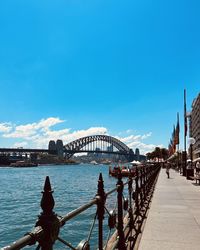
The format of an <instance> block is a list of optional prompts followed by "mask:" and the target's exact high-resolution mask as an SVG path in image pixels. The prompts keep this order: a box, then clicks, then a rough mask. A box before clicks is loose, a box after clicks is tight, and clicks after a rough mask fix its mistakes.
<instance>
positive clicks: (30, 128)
mask: <svg viewBox="0 0 200 250" xmlns="http://www.w3.org/2000/svg"><path fill="white" fill-rule="evenodd" d="M61 123H62V125H64V123H65V121H64V120H62V119H60V118H58V117H49V118H46V119H41V120H40V121H38V122H34V123H29V124H21V125H18V126H16V125H15V124H11V123H0V132H1V135H0V136H2V137H4V138H7V139H12V140H13V139H14V140H16V142H15V143H14V144H13V145H12V146H14V147H36V148H47V146H48V142H49V141H50V140H57V139H61V140H63V143H64V144H67V143H69V142H71V141H74V140H76V139H78V138H81V137H85V136H89V135H96V134H107V135H109V132H108V130H107V128H105V127H90V128H87V129H82V130H72V129H70V128H64V129H63V128H62V129H55V127H54V126H55V125H58V124H61ZM131 132H132V130H130V129H128V130H127V131H126V135H127V134H129V135H128V136H124V137H123V136H122V135H121V136H114V137H116V138H117V139H119V140H120V141H122V142H124V143H125V144H126V145H127V146H129V147H130V148H132V149H133V150H135V148H139V149H140V152H141V153H143V154H145V153H147V152H149V151H152V150H153V149H154V148H155V147H156V146H159V145H154V144H145V143H144V142H143V141H144V140H145V139H147V138H148V137H151V136H152V133H151V132H148V133H146V134H143V135H141V134H130V133H131ZM120 134H124V133H119V135H120ZM112 136H113V135H112Z"/></svg>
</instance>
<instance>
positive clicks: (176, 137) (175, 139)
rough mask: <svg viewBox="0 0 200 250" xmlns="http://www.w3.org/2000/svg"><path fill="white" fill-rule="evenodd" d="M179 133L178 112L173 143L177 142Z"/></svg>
mask: <svg viewBox="0 0 200 250" xmlns="http://www.w3.org/2000/svg"><path fill="white" fill-rule="evenodd" d="M179 133H180V124H179V113H177V124H176V131H175V138H174V144H175V145H177V144H179Z"/></svg>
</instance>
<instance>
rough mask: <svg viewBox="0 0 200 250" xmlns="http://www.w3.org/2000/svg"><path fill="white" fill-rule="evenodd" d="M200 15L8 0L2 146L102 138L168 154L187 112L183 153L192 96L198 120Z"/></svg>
mask: <svg viewBox="0 0 200 250" xmlns="http://www.w3.org/2000/svg"><path fill="white" fill-rule="evenodd" d="M199 7H200V3H198V2H197V1H194V0H193V1H172V0H169V1H168V2H167V3H160V1H158V0H155V1H154V2H153V3H149V1H147V0H143V1H130V0H128V1H126V2H125V3H124V2H122V1H115V2H113V1H101V2H100V1H86V2H84V3H82V2H81V1H78V0H77V1H67V2H66V1H63V0H59V1H56V2H54V1H46V0H45V1H43V2H41V1H39V0H36V1H32V0H31V1H28V2H27V1H25V0H22V1H20V2H16V1H14V0H8V1H6V2H4V1H2V2H1V3H0V23H1V24H2V25H1V40H0V88H1V98H0V105H1V113H0V117H1V118H0V144H1V147H11V146H14V145H16V146H17V145H18V146H20V145H24V146H34V145H35V146H37V147H41V146H42V147H44V145H45V143H46V141H47V139H62V138H64V142H66V143H67V142H69V141H68V140H70V139H73V138H74V139H75V138H77V136H78V135H83V136H84V135H90V134H91V133H96V132H97V133H106V134H108V135H111V136H114V137H117V138H119V139H121V140H122V141H124V142H126V143H127V145H130V146H131V147H133V149H135V148H136V147H139V148H140V150H141V152H147V151H148V150H153V147H154V146H159V145H162V146H164V147H168V143H169V140H170V138H171V133H172V130H173V125H176V117H177V112H179V114H180V126H181V133H180V141H181V146H180V148H183V146H182V145H183V90H184V88H185V89H186V91H187V110H188V111H189V110H190V109H191V104H192V101H193V99H194V98H195V97H196V96H197V95H198V93H199V92H200V73H199V72H200V71H199V58H200V48H199V44H200V34H199V33H198V29H199V24H200V16H199V13H198V9H199ZM36 135H37V137H36ZM33 136H35V137H33ZM50 136H52V138H50ZM54 136H60V137H61V138H55V137H54ZM53 137H54V138H53ZM30 138H32V139H34V143H31V142H30V141H31V139H30ZM46 147H47V145H46Z"/></svg>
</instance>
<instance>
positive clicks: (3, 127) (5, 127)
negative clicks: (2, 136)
mask: <svg viewBox="0 0 200 250" xmlns="http://www.w3.org/2000/svg"><path fill="white" fill-rule="evenodd" d="M11 129H12V126H11V125H10V123H6V122H5V123H0V133H8V132H10V131H11Z"/></svg>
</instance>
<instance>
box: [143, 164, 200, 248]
mask: <svg viewBox="0 0 200 250" xmlns="http://www.w3.org/2000/svg"><path fill="white" fill-rule="evenodd" d="M150 249H154V250H160V249H162V250H173V249H174V250H176V249H181V250H186V249H188V250H189V249H190V250H196V249H200V186H199V185H197V184H195V181H189V180H186V178H185V177H183V176H180V174H179V173H177V172H175V171H174V170H170V179H167V178H166V173H165V169H161V172H160V175H159V178H158V182H157V184H156V188H155V193H154V195H153V199H152V203H151V206H150V210H149V213H148V216H147V220H146V224H145V226H144V231H143V233H142V236H141V241H140V244H139V250H150Z"/></svg>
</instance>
